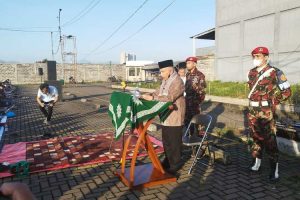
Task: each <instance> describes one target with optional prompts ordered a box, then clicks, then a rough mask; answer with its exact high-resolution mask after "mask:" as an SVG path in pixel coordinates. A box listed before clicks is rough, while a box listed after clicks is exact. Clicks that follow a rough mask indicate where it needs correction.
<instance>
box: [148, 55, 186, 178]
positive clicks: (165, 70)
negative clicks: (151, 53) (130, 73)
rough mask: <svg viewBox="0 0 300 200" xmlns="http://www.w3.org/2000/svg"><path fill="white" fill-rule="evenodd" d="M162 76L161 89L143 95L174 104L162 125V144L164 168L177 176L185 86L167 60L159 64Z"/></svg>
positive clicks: (179, 161) (179, 164) (179, 163)
mask: <svg viewBox="0 0 300 200" xmlns="http://www.w3.org/2000/svg"><path fill="white" fill-rule="evenodd" d="M158 65H159V68H160V75H161V77H162V79H163V81H162V84H161V86H160V89H158V90H157V91H155V92H154V93H152V94H151V95H149V94H144V95H142V98H143V99H146V100H157V101H163V102H166V101H169V102H173V106H174V110H173V111H172V112H171V114H170V115H169V116H168V118H167V119H166V120H165V121H164V122H163V123H162V142H163V146H164V150H165V159H164V161H163V163H162V165H163V167H164V168H165V169H166V171H168V172H169V173H172V174H175V173H176V172H177V171H178V170H179V169H180V168H181V165H182V163H181V145H182V128H183V121H184V113H185V100H184V97H183V92H184V85H183V81H182V80H181V78H180V77H179V76H178V74H177V73H176V71H175V70H174V68H173V61H172V60H166V61H162V62H159V63H158Z"/></svg>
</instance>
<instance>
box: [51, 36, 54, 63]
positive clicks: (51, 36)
mask: <svg viewBox="0 0 300 200" xmlns="http://www.w3.org/2000/svg"><path fill="white" fill-rule="evenodd" d="M51 53H52V60H54V51H53V32H52V31H51Z"/></svg>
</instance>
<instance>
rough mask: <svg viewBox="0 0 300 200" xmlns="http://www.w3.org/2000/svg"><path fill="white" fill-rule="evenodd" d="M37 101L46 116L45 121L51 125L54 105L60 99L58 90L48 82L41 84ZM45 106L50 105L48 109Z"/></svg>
mask: <svg viewBox="0 0 300 200" xmlns="http://www.w3.org/2000/svg"><path fill="white" fill-rule="evenodd" d="M36 101H37V102H38V104H39V108H40V110H41V111H42V113H43V114H44V116H45V120H44V123H45V124H47V125H50V120H51V117H52V113H53V106H54V104H55V103H56V102H57V101H58V92H57V89H56V88H55V87H54V86H49V85H48V84H47V83H43V84H41V85H40V88H39V91H38V94H37V97H36ZM45 106H47V107H48V111H47V110H46V108H45Z"/></svg>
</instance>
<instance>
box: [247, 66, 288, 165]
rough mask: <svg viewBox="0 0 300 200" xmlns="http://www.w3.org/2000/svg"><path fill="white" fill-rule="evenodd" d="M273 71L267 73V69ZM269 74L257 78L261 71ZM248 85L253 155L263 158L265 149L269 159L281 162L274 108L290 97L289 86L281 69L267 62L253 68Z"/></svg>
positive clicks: (273, 161)
mask: <svg viewBox="0 0 300 200" xmlns="http://www.w3.org/2000/svg"><path fill="white" fill-rule="evenodd" d="M268 70H269V72H270V73H265V72H266V71H268ZM264 73H265V74H267V75H265V76H264V78H262V79H261V80H260V81H258V83H257V85H256V86H255V84H256V82H257V80H258V78H259V77H260V76H261V75H262V74H264ZM248 80H249V81H248V85H249V88H250V90H252V88H253V87H254V89H253V92H252V93H250V94H249V96H248V98H249V100H250V105H249V113H248V120H249V128H250V134H251V137H252V138H253V142H254V143H253V145H252V147H251V149H252V156H253V158H259V159H261V158H262V150H263V149H264V148H265V149H266V152H267V153H268V155H269V159H270V162H272V163H278V148H277V143H276V127H275V121H274V113H275V107H276V105H278V104H279V103H281V102H283V101H285V100H287V99H288V97H290V96H291V89H290V85H289V83H288V82H287V79H286V77H285V75H284V74H283V72H282V71H281V70H280V69H277V68H274V67H272V66H270V65H267V66H266V67H265V68H263V69H262V70H261V71H260V72H258V71H257V68H256V67H255V68H253V69H251V70H250V71H249V74H248Z"/></svg>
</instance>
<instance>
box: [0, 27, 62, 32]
mask: <svg viewBox="0 0 300 200" xmlns="http://www.w3.org/2000/svg"><path fill="white" fill-rule="evenodd" d="M0 31H15V32H28V33H49V32H57V31H51V30H44V31H38V30H25V29H14V28H1V27H0Z"/></svg>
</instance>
